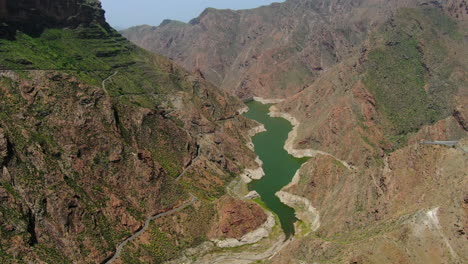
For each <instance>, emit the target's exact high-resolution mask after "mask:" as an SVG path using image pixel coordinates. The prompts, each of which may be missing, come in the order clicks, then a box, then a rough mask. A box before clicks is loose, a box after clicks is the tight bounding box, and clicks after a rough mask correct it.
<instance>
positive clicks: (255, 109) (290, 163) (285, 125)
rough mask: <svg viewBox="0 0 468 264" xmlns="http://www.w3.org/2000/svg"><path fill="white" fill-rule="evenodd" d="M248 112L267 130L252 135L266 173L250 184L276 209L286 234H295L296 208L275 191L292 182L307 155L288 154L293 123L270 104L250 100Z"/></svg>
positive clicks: (252, 188) (265, 201) (266, 202)
mask: <svg viewBox="0 0 468 264" xmlns="http://www.w3.org/2000/svg"><path fill="white" fill-rule="evenodd" d="M247 106H248V107H249V112H247V113H246V114H244V115H245V116H246V117H248V118H251V119H254V120H256V121H258V122H260V123H262V124H264V125H265V128H266V129H267V132H262V133H260V134H257V135H256V136H254V137H253V138H252V141H253V143H254V145H255V153H257V155H258V156H259V157H260V159H261V160H262V161H263V170H264V171H265V176H264V177H263V178H262V179H260V180H254V181H252V183H250V185H249V189H250V190H255V191H257V192H258V193H259V194H260V195H261V196H262V200H263V202H264V203H265V204H266V205H267V206H268V207H269V208H270V209H271V210H272V211H273V212H275V213H276V214H277V215H278V217H279V219H280V222H281V226H282V228H283V230H284V232H285V233H286V236H288V237H289V236H291V235H293V234H294V222H295V221H296V220H297V219H296V217H295V215H294V210H293V209H292V208H291V207H289V206H287V205H285V204H283V203H282V202H281V201H280V200H279V198H278V197H276V195H275V193H276V192H277V191H279V190H281V188H283V187H284V186H285V185H287V184H288V183H290V182H291V180H292V178H293V177H294V174H295V173H296V171H297V170H298V169H299V168H300V167H301V165H302V163H304V162H305V161H307V158H303V159H297V158H294V157H293V156H291V155H289V154H288V153H287V152H286V150H284V149H283V147H284V143H285V142H286V139H287V138H288V133H289V132H290V131H291V130H292V125H291V123H289V121H287V120H286V119H283V118H274V117H270V116H269V115H268V112H269V111H268V109H269V108H270V106H271V105H264V104H261V103H259V102H256V101H251V102H249V103H247Z"/></svg>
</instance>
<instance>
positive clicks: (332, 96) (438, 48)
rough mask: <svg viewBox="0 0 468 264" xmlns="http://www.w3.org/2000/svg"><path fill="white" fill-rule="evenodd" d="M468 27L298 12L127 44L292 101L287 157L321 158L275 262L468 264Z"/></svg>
mask: <svg viewBox="0 0 468 264" xmlns="http://www.w3.org/2000/svg"><path fill="white" fill-rule="evenodd" d="M467 23H468V7H467V3H466V1H465V0H453V1H451V0H450V1H424V0H423V1H419V0H414V1H410V0H392V1H379V0H361V1H351V0H345V1H343V0H336V1H335V0H288V1H285V2H284V3H276V4H272V5H270V6H265V7H260V8H257V9H252V10H242V11H232V10H215V9H207V10H205V11H204V12H203V13H202V14H201V15H200V16H199V17H198V18H196V19H194V20H192V21H191V22H190V23H188V24H186V23H181V22H177V21H165V22H164V23H162V24H161V25H160V26H158V27H151V26H138V27H134V28H130V29H128V30H125V31H123V35H124V36H125V37H127V38H128V39H130V40H131V41H132V42H134V43H136V44H137V45H139V46H141V47H143V48H145V49H148V50H150V51H154V52H157V53H160V54H164V55H166V56H168V57H170V58H172V59H173V60H174V61H175V62H176V63H178V64H179V65H182V66H184V67H186V68H188V69H191V70H198V71H200V72H201V73H202V74H203V75H204V76H205V77H206V78H207V79H208V80H210V81H212V82H213V83H215V84H217V85H219V86H220V87H221V88H222V89H223V90H225V91H228V92H232V93H234V94H235V95H237V96H238V97H239V98H242V99H246V98H251V97H252V96H258V97H264V98H275V99H284V101H282V102H281V103H278V104H276V105H275V106H274V107H273V108H272V109H271V111H272V113H273V115H276V116H282V117H285V118H287V119H289V120H290V121H292V123H293V124H295V125H296V127H295V130H294V131H293V132H292V133H291V134H290V138H289V140H288V142H287V144H286V148H287V150H288V151H289V152H290V153H292V154H294V155H295V156H297V157H304V156H311V158H310V160H309V161H308V162H307V163H305V165H304V166H303V167H302V168H301V169H300V170H299V171H298V173H297V174H296V177H295V180H294V181H293V183H291V184H290V186H288V187H287V188H285V189H284V190H283V191H284V192H283V193H280V194H279V196H280V197H281V198H282V200H283V201H284V202H285V203H287V204H288V205H290V206H291V207H294V209H295V210H296V212H297V216H298V218H300V220H301V222H299V223H298V224H297V226H296V228H297V230H299V231H298V234H297V235H296V237H295V238H294V239H292V241H291V242H288V243H287V244H286V246H284V247H283V248H282V249H281V250H278V252H276V254H274V255H273V257H268V259H267V260H264V262H265V263H301V264H302V263H346V264H349V263H359V264H361V263H421V264H422V263H466V262H467V261H468V255H467V254H466V252H468V250H467V246H466V240H467V238H468V237H467V235H466V233H467V230H468V211H467V208H468V207H467V197H468V193H467V192H466V188H465V186H467V184H468V174H467V164H468V157H467V156H466V150H467V148H468V146H467V136H468V130H467V120H468V112H467V108H466V105H467V102H468V89H467V87H468V86H467V84H468V80H467V78H466V76H467V73H468V61H467V59H466V58H467V56H466V54H467V49H466V47H467V36H468V32H467V29H468V24H467ZM424 141H456V142H458V143H457V144H456V145H454V147H453V148H450V147H447V146H444V145H442V146H437V145H436V146H434V145H426V144H421V142H424ZM233 259H234V257H233ZM226 263H229V262H226ZM231 263H236V262H234V261H232V262H231Z"/></svg>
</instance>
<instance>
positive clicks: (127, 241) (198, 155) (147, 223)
mask: <svg viewBox="0 0 468 264" xmlns="http://www.w3.org/2000/svg"><path fill="white" fill-rule="evenodd" d="M115 74H117V72H115V73H114V74H113V75H111V76H109V77H108V78H107V79H106V80H108V79H110V78H112V76H114V75H115ZM106 80H104V81H103V82H102V84H103V88H104V89H105V87H104V84H105V81H106ZM200 152H201V151H200V146H199V145H197V156H196V157H195V158H193V159H192V160H191V161H190V164H189V165H188V166H187V167H186V168H185V169H184V170H183V171H182V173H181V174H179V176H177V178H176V179H175V180H176V181H178V180H179V179H180V178H181V177H182V176H184V174H185V172H186V171H187V170H189V169H190V168H191V167H192V165H193V164H194V163H195V161H196V160H197V159H198V158H199V157H200ZM190 197H191V199H190V201H188V202H186V203H184V204H182V205H181V206H179V207H176V208H174V209H172V210H169V211H167V212H164V213H160V214H157V215H153V216H151V217H149V218H148V219H146V221H145V224H144V225H143V227H142V228H141V229H139V230H138V231H137V232H136V233H134V234H133V235H131V236H130V237H128V238H127V239H125V240H124V241H123V242H122V243H120V244H119V245H118V246H117V248H116V251H115V254H114V255H113V256H112V258H110V259H109V260H104V262H103V263H105V264H110V263H113V262H114V261H115V260H116V259H118V258H119V257H120V254H121V253H122V250H123V248H124V247H125V246H126V245H127V244H128V243H129V242H131V241H132V240H134V239H136V238H137V237H139V236H140V235H141V234H143V233H144V232H145V231H146V230H147V229H148V227H149V225H150V223H151V221H153V220H155V219H158V218H161V217H164V216H167V215H171V214H174V213H177V212H180V211H182V210H183V209H185V208H187V207H188V206H190V205H192V204H194V203H195V202H196V201H198V198H197V197H196V196H195V195H193V194H191V193H190Z"/></svg>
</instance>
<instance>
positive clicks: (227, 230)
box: [209, 197, 267, 239]
mask: <svg viewBox="0 0 468 264" xmlns="http://www.w3.org/2000/svg"><path fill="white" fill-rule="evenodd" d="M217 211H218V220H217V221H216V224H214V225H213V226H212V228H211V231H210V234H209V237H211V238H216V239H223V238H233V239H241V238H242V237H244V236H245V235H246V234H247V233H250V232H252V231H254V230H256V229H258V228H259V227H260V226H261V225H263V224H264V222H265V221H266V220H267V215H266V214H265V212H264V210H263V208H261V207H260V206H259V205H258V204H256V203H253V202H250V201H239V200H235V199H233V198H231V197H226V198H223V199H221V200H220V201H219V203H218V210H217Z"/></svg>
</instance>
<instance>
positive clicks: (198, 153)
mask: <svg viewBox="0 0 468 264" xmlns="http://www.w3.org/2000/svg"><path fill="white" fill-rule="evenodd" d="M198 158H200V145H197V156H196V157H195V158H193V159H192V160H191V161H190V163H189V165H188V166H187V167H185V169H184V171H182V173H181V174H179V176H177V178H176V179H175V180H176V181H179V180H180V178H182V176H184V174H185V172H187V171H188V170H189V169H190V168H191V167H192V166H193V164H194V163H195V162H196V161H197V160H198Z"/></svg>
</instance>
